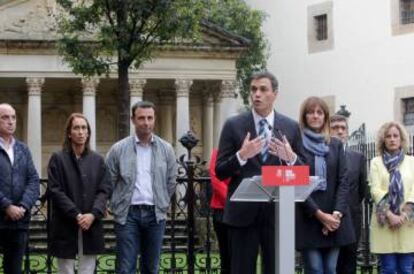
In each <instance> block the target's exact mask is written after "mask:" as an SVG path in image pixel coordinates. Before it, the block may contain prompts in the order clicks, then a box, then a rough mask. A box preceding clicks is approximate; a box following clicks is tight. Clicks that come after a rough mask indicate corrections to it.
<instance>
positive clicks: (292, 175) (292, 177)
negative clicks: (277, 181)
mask: <svg viewBox="0 0 414 274" xmlns="http://www.w3.org/2000/svg"><path fill="white" fill-rule="evenodd" d="M295 179H296V174H295V172H294V171H293V170H291V169H286V170H285V180H286V182H290V181H294V180H295Z"/></svg>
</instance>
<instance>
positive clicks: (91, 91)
mask: <svg viewBox="0 0 414 274" xmlns="http://www.w3.org/2000/svg"><path fill="white" fill-rule="evenodd" d="M81 83H82V94H83V97H82V98H83V99H82V102H83V104H82V105H83V107H82V112H83V115H85V117H86V119H88V121H89V125H90V126H91V136H90V139H89V145H90V148H91V149H92V150H96V88H97V87H98V84H99V79H98V78H91V79H86V78H83V79H82V81H81Z"/></svg>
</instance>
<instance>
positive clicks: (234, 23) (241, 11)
mask: <svg viewBox="0 0 414 274" xmlns="http://www.w3.org/2000/svg"><path fill="white" fill-rule="evenodd" d="M265 17H266V16H265V13H263V12H262V11H258V10H254V9H252V8H250V7H249V6H248V5H247V4H246V3H245V1H244V0H209V8H208V21H210V22H211V23H214V24H217V25H219V26H221V27H222V28H224V29H226V30H228V31H230V32H231V33H234V34H237V35H240V36H242V37H244V38H247V39H249V40H250V46H249V48H248V49H247V50H246V51H244V52H243V53H242V54H241V56H240V58H239V59H238V60H237V63H236V68H237V79H238V80H239V82H240V84H241V90H240V95H241V96H242V98H243V101H244V104H246V105H247V104H248V97H249V84H250V83H249V77H250V75H251V74H252V72H254V71H257V70H261V69H264V68H265V67H266V61H267V58H268V55H269V49H268V42H267V40H266V39H265V35H264V33H263V32H262V30H261V26H262V23H263V21H264V20H265Z"/></svg>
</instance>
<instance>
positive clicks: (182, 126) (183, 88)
mask: <svg viewBox="0 0 414 274" xmlns="http://www.w3.org/2000/svg"><path fill="white" fill-rule="evenodd" d="M192 84H193V81H192V80H188V79H176V80H175V88H176V93H177V116H176V129H175V130H176V135H175V138H176V144H175V151H176V154H177V157H180V156H181V155H182V154H187V150H186V149H185V148H184V147H183V146H182V145H181V143H180V142H179V139H180V138H181V137H182V136H183V135H184V134H185V133H186V132H187V131H189V130H190V99H189V98H190V96H189V95H190V88H191V85H192Z"/></svg>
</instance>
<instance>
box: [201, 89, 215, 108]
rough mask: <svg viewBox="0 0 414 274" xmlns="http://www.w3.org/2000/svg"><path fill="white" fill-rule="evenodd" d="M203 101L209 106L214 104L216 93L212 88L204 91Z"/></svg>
mask: <svg viewBox="0 0 414 274" xmlns="http://www.w3.org/2000/svg"><path fill="white" fill-rule="evenodd" d="M203 103H204V104H206V105H207V106H212V105H213V103H214V94H213V92H212V91H211V90H208V89H207V90H204V91H203Z"/></svg>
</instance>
